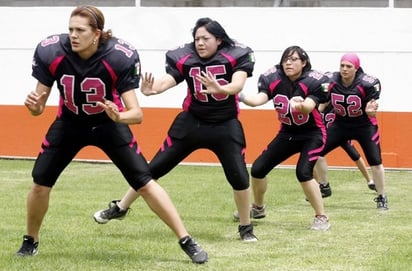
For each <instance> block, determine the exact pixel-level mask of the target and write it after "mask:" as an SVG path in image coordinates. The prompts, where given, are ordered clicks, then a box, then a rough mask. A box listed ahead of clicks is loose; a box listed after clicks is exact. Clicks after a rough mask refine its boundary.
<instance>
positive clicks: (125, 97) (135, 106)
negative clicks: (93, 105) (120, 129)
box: [97, 89, 143, 124]
mask: <svg viewBox="0 0 412 271" xmlns="http://www.w3.org/2000/svg"><path fill="white" fill-rule="evenodd" d="M121 98H122V101H123V103H124V106H125V110H124V111H122V112H120V111H119V108H118V107H117V105H116V104H115V103H113V102H112V101H109V100H106V101H104V102H97V105H98V106H100V107H101V108H103V109H104V111H105V112H106V114H107V115H108V116H109V118H111V119H112V120H113V121H114V122H119V123H124V124H139V123H141V122H142V120H143V111H142V109H141V107H140V105H139V101H138V100H137V96H136V92H135V90H134V89H131V90H128V91H125V92H123V93H122V94H121Z"/></svg>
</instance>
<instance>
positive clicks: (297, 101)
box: [289, 96, 305, 111]
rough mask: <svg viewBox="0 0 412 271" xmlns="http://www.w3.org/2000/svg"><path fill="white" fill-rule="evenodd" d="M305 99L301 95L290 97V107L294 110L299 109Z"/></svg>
mask: <svg viewBox="0 0 412 271" xmlns="http://www.w3.org/2000/svg"><path fill="white" fill-rule="evenodd" d="M304 101H305V99H303V98H302V97H301V96H294V97H292V98H291V99H290V101H289V104H290V108H291V109H292V110H295V111H300V109H301V108H302V103H303V102H304Z"/></svg>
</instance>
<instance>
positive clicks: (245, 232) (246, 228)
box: [238, 224, 258, 242]
mask: <svg viewBox="0 0 412 271" xmlns="http://www.w3.org/2000/svg"><path fill="white" fill-rule="evenodd" d="M238 229H239V235H240V239H241V240H242V241H243V242H257V240H258V239H257V237H256V236H255V235H254V234H253V225H252V224H249V225H239V228H238Z"/></svg>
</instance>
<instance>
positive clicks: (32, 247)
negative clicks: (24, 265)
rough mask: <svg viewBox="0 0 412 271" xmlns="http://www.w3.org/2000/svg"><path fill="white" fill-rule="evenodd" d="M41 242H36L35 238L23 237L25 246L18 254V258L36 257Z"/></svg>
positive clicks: (23, 245)
mask: <svg viewBox="0 0 412 271" xmlns="http://www.w3.org/2000/svg"><path fill="white" fill-rule="evenodd" d="M38 246H39V242H34V239H33V237H31V236H29V235H24V236H23V244H22V245H21V247H20V249H19V250H18V251H17V252H16V256H21V257H25V256H36V255H37V253H38V252H39V250H38Z"/></svg>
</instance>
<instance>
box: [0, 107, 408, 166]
mask: <svg viewBox="0 0 412 271" xmlns="http://www.w3.org/2000/svg"><path fill="white" fill-rule="evenodd" d="M56 112H57V107H56V106H48V107H47V108H46V111H45V112H44V113H43V115H41V116H38V117H33V116H31V115H30V113H29V112H28V111H27V109H26V108H25V107H24V106H12V105H1V106H0V115H1V118H0V127H1V140H0V156H1V157H29V158H32V157H36V156H37V153H38V151H39V150H40V144H41V141H42V139H43V136H44V135H45V133H46V131H47V128H48V127H49V125H50V123H51V122H52V121H53V119H54V118H55V116H56ZM143 112H144V118H143V123H142V124H140V125H132V126H131V128H132V130H133V133H134V134H135V136H136V138H137V141H138V143H139V145H140V147H141V148H142V151H143V153H144V155H145V157H146V158H147V159H148V160H150V159H151V158H152V157H153V155H154V154H155V153H156V151H157V150H158V149H159V147H160V145H161V143H162V142H163V140H164V138H165V135H166V132H167V129H168V128H169V126H170V124H171V122H172V121H173V119H174V117H175V116H176V114H177V113H178V112H180V109H178V108H143ZM240 120H241V121H242V123H243V127H244V129H245V133H246V142H247V151H246V162H247V163H248V164H251V163H252V162H253V160H254V159H255V158H256V157H257V156H258V155H259V154H260V153H261V151H262V150H263V149H264V147H265V146H266V144H268V143H269V142H270V140H271V139H272V138H273V137H274V136H275V134H276V133H277V131H278V129H279V122H278V121H277V116H276V113H275V112H274V110H250V109H242V110H241V114H240ZM378 121H379V127H380V131H381V147H382V156H383V164H384V166H385V167H386V168H412V146H411V144H410V143H409V140H408V139H409V136H410V135H412V126H411V125H405V124H410V123H412V113H410V112H379V113H378ZM355 143H356V142H355ZM357 147H358V150H360V151H361V149H360V148H359V146H357ZM361 153H362V152H361ZM76 158H77V159H86V160H107V159H108V158H107V157H106V155H105V154H104V153H103V152H102V151H101V150H99V149H97V148H95V147H86V148H85V149H83V150H82V151H81V152H80V153H79V154H78V155H77V157H76ZM327 161H328V164H329V165H330V166H343V167H354V166H355V164H354V163H353V162H352V161H351V160H350V158H349V157H348V156H347V155H346V153H345V152H344V151H343V150H341V149H336V150H334V151H332V152H331V153H330V154H328V156H327ZM184 162H190V163H218V160H217V158H216V157H215V155H214V154H213V153H212V152H210V151H208V150H198V151H196V152H194V153H192V154H191V155H190V156H189V157H187V158H186V159H185V161H184ZM295 162H296V156H294V157H292V158H290V159H288V160H287V161H285V162H284V163H282V165H295Z"/></svg>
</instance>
